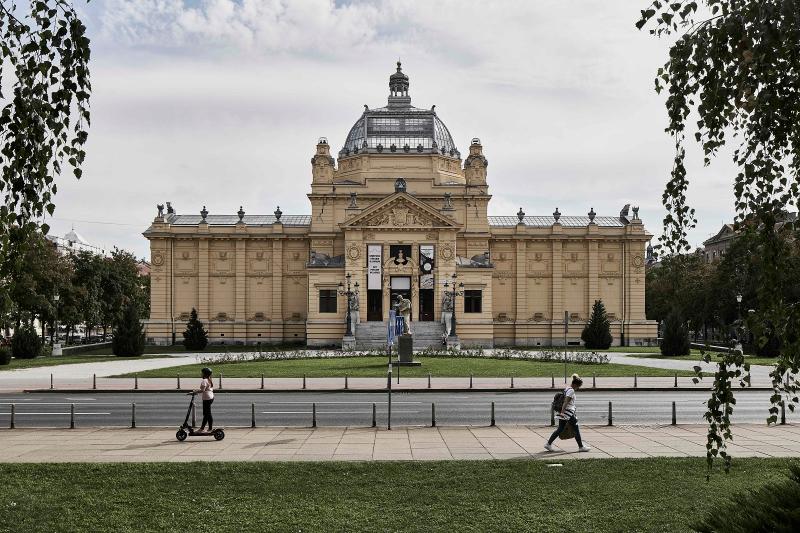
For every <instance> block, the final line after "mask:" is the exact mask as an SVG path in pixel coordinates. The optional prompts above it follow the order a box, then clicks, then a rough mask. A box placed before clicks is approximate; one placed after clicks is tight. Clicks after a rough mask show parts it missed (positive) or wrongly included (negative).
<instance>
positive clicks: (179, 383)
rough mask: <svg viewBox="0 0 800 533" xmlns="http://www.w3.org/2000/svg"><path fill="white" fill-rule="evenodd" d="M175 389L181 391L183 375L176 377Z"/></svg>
mask: <svg viewBox="0 0 800 533" xmlns="http://www.w3.org/2000/svg"><path fill="white" fill-rule="evenodd" d="M175 388H176V389H177V390H181V375H180V374H178V375H177V376H175Z"/></svg>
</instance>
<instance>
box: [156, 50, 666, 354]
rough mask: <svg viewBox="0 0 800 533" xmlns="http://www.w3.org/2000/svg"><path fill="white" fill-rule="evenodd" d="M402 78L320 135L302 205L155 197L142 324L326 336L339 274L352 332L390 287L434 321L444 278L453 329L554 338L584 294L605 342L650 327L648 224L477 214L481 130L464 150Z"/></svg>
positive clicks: (312, 341) (375, 313) (483, 195)
mask: <svg viewBox="0 0 800 533" xmlns="http://www.w3.org/2000/svg"><path fill="white" fill-rule="evenodd" d="M408 89H409V79H408V77H407V76H406V74H404V73H403V72H402V71H401V68H400V63H398V65H397V71H396V72H395V73H393V74H392V75H391V77H390V80H389V97H388V103H387V105H386V106H385V107H380V108H369V107H367V106H365V108H364V111H363V113H362V115H361V116H360V117H359V118H358V120H357V121H356V123H355V124H354V125H353V127H352V128H351V130H350V132H349V134H348V136H347V139H346V141H345V143H344V145H343V146H342V148H341V150H339V152H338V158H336V159H334V157H333V156H332V155H331V147H330V145H329V144H328V141H327V140H326V139H324V138H323V139H320V140H319V142H318V144H317V146H316V150H315V152H314V155H313V157H312V158H311V192H310V193H309V194H308V199H309V202H310V204H311V214H310V215H285V214H283V213H282V212H281V210H280V208H278V209H276V210H275V212H274V214H272V215H249V214H246V213H245V212H244V210H243V209H242V208H240V209H239V212H238V213H237V214H233V215H216V214H209V213H208V212H207V211H206V209H205V207H204V208H203V209H202V211H201V212H200V213H199V214H196V215H191V214H188V215H187V214H178V213H176V212H175V211H174V209H172V208H171V207H170V205H169V203H168V204H167V209H166V212H164V209H163V206H159V210H158V215H157V216H156V218H155V219H154V220H153V222H152V224H151V226H150V227H149V228H148V229H147V230H146V231H145V233H144V235H145V237H147V238H148V239H149V240H150V247H151V265H152V266H151V268H152V270H151V291H152V294H151V316H150V319H149V320H148V321H147V337H148V339H149V340H150V341H151V342H157V343H169V342H172V341H173V339H174V338H175V337H177V338H178V339H180V338H181V332H182V331H183V330H184V328H185V322H186V320H187V319H188V317H189V314H190V312H191V309H192V308H196V309H197V311H198V314H199V316H200V319H201V320H203V321H204V322H205V323H206V325H207V328H208V330H209V333H210V341H211V342H218V343H258V342H262V343H267V342H270V343H277V342H291V341H300V342H306V343H307V344H308V345H309V346H323V345H340V344H341V343H342V338H343V336H344V334H345V330H346V324H345V319H346V315H347V308H348V298H347V297H346V296H345V295H343V294H342V293H343V292H345V291H343V290H342V289H343V288H346V286H344V287H342V286H341V285H340V284H341V283H343V282H344V281H345V279H346V276H347V275H348V274H349V275H350V278H349V279H350V281H351V283H352V288H353V290H357V291H358V295H357V296H356V297H354V298H352V299H350V308H351V314H352V320H353V323H354V324H356V323H357V325H354V330H355V331H354V333H355V336H356V339H357V341H359V340H360V341H364V342H365V343H366V341H367V340H369V339H368V338H367V337H369V336H370V335H371V336H374V335H375V334H376V333H375V332H378V335H385V321H386V320H387V318H388V316H389V310H390V308H391V305H392V302H393V301H394V299H395V297H396V295H402V296H404V297H405V298H408V299H410V300H411V302H412V306H413V307H412V320H413V321H414V324H415V325H419V326H420V327H419V329H417V328H415V331H417V330H418V331H420V332H422V331H426V332H428V333H430V332H431V331H434V332H442V331H444V329H443V326H442V323H441V322H442V320H441V319H442V302H443V300H446V299H447V298H449V297H448V296H446V293H449V294H450V296H452V294H453V292H452V291H453V284H454V283H455V290H456V292H455V305H454V309H455V314H456V323H457V331H458V335H459V337H460V339H461V343H462V345H482V346H500V345H559V344H563V343H564V339H565V325H566V339H567V342H570V343H575V342H578V341H579V340H580V334H581V331H582V329H583V326H584V324H585V321H586V320H587V319H588V317H589V314H590V312H591V308H592V303H593V302H594V301H595V300H602V301H603V302H604V304H605V306H606V309H607V311H608V312H609V314H610V318H611V324H612V334H613V336H614V340H615V343H616V344H620V343H624V344H642V343H649V342H651V341H652V340H653V339H654V338H655V337H656V325H655V323H654V322H653V321H648V320H646V318H645V306H644V303H645V282H644V275H645V247H646V245H647V242H648V240H649V239H650V237H651V235H650V234H649V233H647V231H645V228H644V226H643V224H642V221H641V220H640V219H639V217H638V209H637V208H635V207H634V208H633V210H632V215H631V214H630V210H629V208H628V206H626V207H625V208H624V209H623V211H622V212H621V213H620V216H615V217H607V216H597V215H596V214H595V213H594V210H591V211H590V212H589V213H588V214H587V215H586V216H566V215H561V213H559V211H558V209H556V211H555V212H554V213H553V214H552V215H549V216H528V215H526V214H525V213H524V212H523V211H522V209H520V211H519V212H518V213H517V214H516V215H510V216H489V215H488V210H489V202H490V201H491V195H490V194H489V187H488V184H487V168H488V161H487V159H486V157H485V156H484V153H483V146H482V145H481V143H480V140H478V139H477V138H476V139H472V142H471V144H470V145H469V147H468V153H467V154H466V158H464V159H462V155H461V152H460V151H459V150H458V148H457V147H456V144H455V143H454V141H453V139H452V136H451V135H450V132H449V130H448V129H447V127H446V126H445V124H444V123H443V122H442V120H441V119H440V118H439V116H438V114H437V112H436V111H435V109H433V108H432V109H421V108H417V107H413V106H412V105H411V98H410V96H409V91H408ZM454 276H455V277H454ZM356 283H357V284H358V286H357V288H356ZM445 305H447V304H445ZM420 334H422V333H420ZM415 335H416V333H415ZM373 340H374V339H373Z"/></svg>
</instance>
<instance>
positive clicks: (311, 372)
mask: <svg viewBox="0 0 800 533" xmlns="http://www.w3.org/2000/svg"><path fill="white" fill-rule="evenodd" d="M418 360H419V361H421V362H422V366H417V367H403V368H402V369H401V370H400V372H401V375H402V376H405V377H426V376H427V375H428V373H430V374H431V375H432V376H434V377H468V376H469V375H470V374H472V375H474V376H482V377H510V376H516V377H536V376H550V375H555V376H556V377H558V376H563V375H564V364H563V363H553V362H547V363H545V362H540V361H520V360H507V359H491V358H488V357H419V358H418ZM386 363H387V358H386V357H385V356H375V357H373V356H360V357H336V358H325V359H289V360H282V361H241V362H230V363H218V364H212V365H210V366H211V367H212V368H213V370H214V373H215V374H216V375H220V373H221V374H223V375H224V376H227V377H232V378H235V377H239V378H246V377H250V378H253V377H259V376H261V374H264V375H266V376H269V377H273V378H276V377H302V376H303V374H305V375H306V376H308V377H344V376H345V374H347V375H350V376H352V377H384V376H386V369H387V366H386ZM204 366H207V365H206V364H203V363H200V364H192V365H184V366H177V367H172V368H163V369H156V370H148V371H147V372H140V373H139V374H138V376H139V377H169V378H173V377H175V376H176V375H181V376H182V377H184V376H188V377H194V376H199V375H200V369H201V368H203V367H204ZM396 371H397V370H396V368H395V372H396ZM567 372H568V373H569V374H573V373H578V374H580V375H581V376H585V377H591V376H592V374H596V375H597V376H598V377H602V376H630V377H633V374H634V373H636V374H638V375H639V376H674V375H675V372H674V371H672V370H662V369H658V368H646V367H641V366H632V365H617V364H610V363H609V364H602V365H588V364H574V363H569V364H567ZM395 375H396V374H395ZM678 375H679V376H693V375H694V372H692V371H684V372H678ZM132 376H133V374H126V375H125V376H124V377H132Z"/></svg>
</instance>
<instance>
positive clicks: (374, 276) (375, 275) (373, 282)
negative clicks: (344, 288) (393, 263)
mask: <svg viewBox="0 0 800 533" xmlns="http://www.w3.org/2000/svg"><path fill="white" fill-rule="evenodd" d="M382 248H383V246H382V245H380V244H370V245H369V246H367V289H368V290H381V274H382V273H383V272H382V270H381V268H382V261H381V258H382V254H381V250H382Z"/></svg>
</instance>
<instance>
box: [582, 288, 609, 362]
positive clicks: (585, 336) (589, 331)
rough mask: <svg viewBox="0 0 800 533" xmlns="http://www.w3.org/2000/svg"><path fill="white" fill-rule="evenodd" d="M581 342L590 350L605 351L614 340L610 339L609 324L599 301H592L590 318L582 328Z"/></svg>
mask: <svg viewBox="0 0 800 533" xmlns="http://www.w3.org/2000/svg"><path fill="white" fill-rule="evenodd" d="M581 340H582V341H583V342H584V344H585V345H586V347H587V348H589V349H592V350H607V349H608V347H609V346H611V342H612V341H613V340H614V339H613V337H611V324H610V323H609V321H608V315H607V314H606V306H604V305H603V302H602V301H601V300H595V301H594V305H593V306H592V316H591V318H589V322H587V323H586V327H584V328H583V332H582V333H581Z"/></svg>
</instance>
